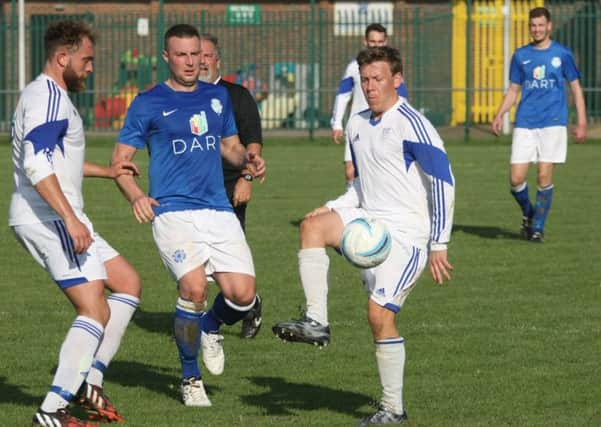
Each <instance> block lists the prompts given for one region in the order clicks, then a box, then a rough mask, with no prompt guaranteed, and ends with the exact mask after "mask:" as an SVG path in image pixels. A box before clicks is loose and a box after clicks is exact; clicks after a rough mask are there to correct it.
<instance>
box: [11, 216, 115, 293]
mask: <svg viewBox="0 0 601 427" xmlns="http://www.w3.org/2000/svg"><path fill="white" fill-rule="evenodd" d="M78 217H79V220H80V221H81V222H83V223H84V224H85V225H86V226H87V227H88V228H89V230H90V232H91V234H92V238H93V239H94V241H93V242H92V244H91V245H90V247H89V248H88V250H87V251H86V252H84V253H82V254H76V253H75V250H74V249H73V241H72V240H71V237H70V236H69V234H68V233H67V227H66V226H65V224H64V222H63V221H61V220H56V221H48V222H42V223H37V224H22V225H15V226H13V227H12V228H13V231H14V233H15V235H16V236H17V239H18V240H19V242H21V244H23V246H25V248H26V249H27V250H28V251H29V253H30V254H31V255H32V256H33V258H34V259H35V260H36V261H37V263H38V264H40V265H41V266H42V267H43V268H44V269H45V270H46V271H47V272H48V274H49V275H50V277H51V278H52V280H54V281H55V282H56V283H57V284H58V285H59V286H60V288H61V289H66V288H69V287H71V286H75V285H79V284H82V283H87V282H91V281H94V280H106V278H107V275H106V269H105V267H104V263H105V262H107V261H108V260H110V259H112V258H114V257H116V256H118V255H119V253H118V252H117V251H116V250H115V249H113V248H112V247H111V246H110V245H109V244H108V243H107V242H106V240H104V239H103V238H102V237H101V236H100V235H99V234H98V233H96V232H94V227H93V226H92V223H91V222H90V220H89V219H88V218H87V217H86V216H85V215H83V214H81V213H80V214H78Z"/></svg>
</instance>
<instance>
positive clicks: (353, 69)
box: [331, 59, 368, 129]
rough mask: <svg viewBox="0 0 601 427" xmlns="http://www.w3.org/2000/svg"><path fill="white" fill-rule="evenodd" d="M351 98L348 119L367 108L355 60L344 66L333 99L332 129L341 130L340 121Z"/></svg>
mask: <svg viewBox="0 0 601 427" xmlns="http://www.w3.org/2000/svg"><path fill="white" fill-rule="evenodd" d="M351 97H352V98H353V103H352V104H351V112H350V115H349V117H352V116H354V115H355V114H356V113H358V112H359V111H363V110H366V109H367V108H368V105H367V101H366V100H365V95H363V90H362V89H361V77H360V76H359V64H357V60H356V59H353V60H352V61H351V62H349V64H348V65H347V66H346V69H345V70H344V75H343V76H342V80H341V81H340V87H339V88H338V93H337V94H336V98H335V99H334V109H333V111H332V120H331V125H332V129H342V119H343V118H344V113H345V111H346V106H347V105H348V103H349V101H350V99H351Z"/></svg>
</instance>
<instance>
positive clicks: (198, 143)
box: [171, 135, 219, 156]
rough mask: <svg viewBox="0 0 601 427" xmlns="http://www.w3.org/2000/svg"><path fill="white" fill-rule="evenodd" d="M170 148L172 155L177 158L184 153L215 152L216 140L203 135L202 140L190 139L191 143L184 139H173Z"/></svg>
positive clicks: (212, 136) (216, 147)
mask: <svg viewBox="0 0 601 427" xmlns="http://www.w3.org/2000/svg"><path fill="white" fill-rule="evenodd" d="M171 147H172V148H173V154H175V155H176V156H179V155H180V154H184V153H186V152H190V153H192V152H194V151H217V150H218V149H219V148H218V140H217V138H215V136H214V135H205V136H204V137H202V138H196V137H194V138H192V140H191V141H189V140H188V141H187V140H185V139H174V140H172V141H171Z"/></svg>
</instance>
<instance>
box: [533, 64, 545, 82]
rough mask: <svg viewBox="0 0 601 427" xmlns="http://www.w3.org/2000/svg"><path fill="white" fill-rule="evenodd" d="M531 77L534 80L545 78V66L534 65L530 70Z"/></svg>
mask: <svg viewBox="0 0 601 427" xmlns="http://www.w3.org/2000/svg"><path fill="white" fill-rule="evenodd" d="M532 77H534V78H535V79H536V80H543V79H544V78H545V66H544V65H541V66H539V67H535V68H534V70H533V71H532Z"/></svg>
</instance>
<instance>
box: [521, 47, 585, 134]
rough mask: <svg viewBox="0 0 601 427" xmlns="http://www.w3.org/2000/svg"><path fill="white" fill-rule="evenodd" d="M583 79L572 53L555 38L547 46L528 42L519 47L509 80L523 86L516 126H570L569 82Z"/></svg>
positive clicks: (529, 127) (533, 127)
mask: <svg viewBox="0 0 601 427" xmlns="http://www.w3.org/2000/svg"><path fill="white" fill-rule="evenodd" d="M579 78H580V72H579V71H578V67H576V63H575V62H574V56H573V55H572V52H571V51H570V49H568V48H567V47H565V46H563V45H561V44H559V43H557V42H555V41H551V45H550V46H549V47H548V48H546V49H536V48H534V47H533V46H532V45H530V44H528V45H526V46H522V47H521V48H519V49H518V50H516V51H515V53H514V54H513V58H512V59H511V67H510V69H509V80H510V81H511V82H512V83H515V84H518V85H521V86H522V98H521V100H520V104H519V105H518V109H517V112H516V120H515V127H518V128H526V129H537V128H544V127H549V126H567V124H568V107H567V100H566V91H565V83H566V82H573V81H574V80H578V79H579Z"/></svg>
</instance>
